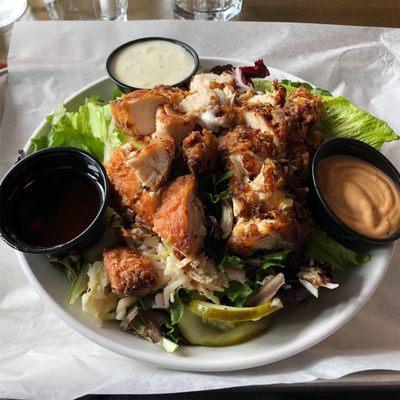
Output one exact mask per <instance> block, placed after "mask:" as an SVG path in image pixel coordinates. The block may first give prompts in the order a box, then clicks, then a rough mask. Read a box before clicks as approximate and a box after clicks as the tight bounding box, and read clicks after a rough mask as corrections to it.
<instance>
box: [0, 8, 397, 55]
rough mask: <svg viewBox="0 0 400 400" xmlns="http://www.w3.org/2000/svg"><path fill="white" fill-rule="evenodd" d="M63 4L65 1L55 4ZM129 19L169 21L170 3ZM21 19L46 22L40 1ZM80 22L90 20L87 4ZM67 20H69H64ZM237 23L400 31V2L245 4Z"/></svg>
mask: <svg viewBox="0 0 400 400" xmlns="http://www.w3.org/2000/svg"><path fill="white" fill-rule="evenodd" d="M56 2H59V3H61V4H66V2H67V0H56ZM128 3H129V6H128V19H130V20H135V19H172V18H174V15H173V12H172V8H171V1H170V0H128ZM28 4H29V7H28V10H27V12H26V13H25V15H24V16H23V17H22V19H36V20H49V19H50V16H49V13H48V12H47V9H46V6H45V4H44V1H43V0H29V1H28ZM79 4H80V6H82V4H87V7H83V8H82V11H81V18H82V19H93V18H94V15H93V11H92V8H91V6H90V4H91V3H90V2H89V1H88V0H81V1H80V2H79ZM67 18H68V17H67ZM235 20H239V21H285V22H304V23H322V24H343V25H365V26H385V27H397V28H399V27H400V0H334V1H331V0H244V1H243V8H242V12H241V13H240V14H239V15H238V16H237V17H236V18H235ZM10 32H11V30H10V29H5V30H4V29H3V31H0V63H5V62H6V59H7V51H8V45H9V39H10Z"/></svg>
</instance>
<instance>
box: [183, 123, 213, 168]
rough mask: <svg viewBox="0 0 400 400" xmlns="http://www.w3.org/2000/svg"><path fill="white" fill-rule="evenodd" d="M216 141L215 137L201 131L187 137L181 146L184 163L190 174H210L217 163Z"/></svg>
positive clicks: (205, 131)
mask: <svg viewBox="0 0 400 400" xmlns="http://www.w3.org/2000/svg"><path fill="white" fill-rule="evenodd" d="M217 151H218V141H217V138H216V137H215V135H214V134H213V133H212V132H210V131H208V130H206V129H203V131H202V132H199V131H195V132H192V133H191V134H190V135H189V136H187V137H186V138H185V139H184V141H183V144H182V152H183V157H184V160H185V163H186V165H187V167H188V169H189V170H190V172H191V173H192V174H195V175H198V174H204V173H207V172H212V171H213V170H214V167H215V163H216V161H217Z"/></svg>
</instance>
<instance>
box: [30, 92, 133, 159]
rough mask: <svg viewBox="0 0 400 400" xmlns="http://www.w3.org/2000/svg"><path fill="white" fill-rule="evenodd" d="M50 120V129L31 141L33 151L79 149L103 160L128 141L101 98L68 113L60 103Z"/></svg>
mask: <svg viewBox="0 0 400 400" xmlns="http://www.w3.org/2000/svg"><path fill="white" fill-rule="evenodd" d="M47 121H48V123H49V124H50V130H49V132H48V133H47V134H46V135H44V136H39V135H38V136H36V137H34V138H33V139H32V140H31V144H32V147H33V151H37V150H40V149H44V148H47V147H56V146H69V147H77V148H79V149H82V150H86V151H87V152H89V153H91V154H93V155H94V156H95V157H97V158H98V159H99V160H100V161H104V160H105V159H107V157H108V155H109V154H110V153H111V152H112V151H113V150H114V149H115V148H116V147H118V146H121V145H123V144H124V143H125V142H126V140H125V136H124V134H123V133H122V132H120V131H119V130H117V129H116V128H115V124H114V121H113V119H112V116H111V109H110V106H109V105H108V104H104V103H103V102H102V101H101V100H99V98H98V97H91V98H89V99H86V101H85V104H84V105H82V106H80V107H79V109H78V111H76V112H69V111H67V110H66V108H65V107H64V105H63V104H61V105H59V106H58V107H57V108H56V110H55V111H54V114H53V115H50V116H49V117H47Z"/></svg>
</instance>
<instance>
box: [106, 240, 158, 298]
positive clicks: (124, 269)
mask: <svg viewBox="0 0 400 400" xmlns="http://www.w3.org/2000/svg"><path fill="white" fill-rule="evenodd" d="M103 259H104V267H105V269H106V271H107V275H108V277H109V279H110V283H111V289H112V291H113V292H114V293H115V294H116V295H117V296H119V297H127V296H132V295H140V296H142V295H144V294H146V293H148V292H151V291H152V290H153V289H155V287H156V285H157V282H158V280H159V276H158V273H157V270H156V268H155V267H154V266H153V264H152V263H151V261H150V259H149V258H147V257H146V256H144V255H141V254H140V253H138V252H136V251H135V250H133V249H131V248H129V247H114V248H111V249H105V250H104V253H103Z"/></svg>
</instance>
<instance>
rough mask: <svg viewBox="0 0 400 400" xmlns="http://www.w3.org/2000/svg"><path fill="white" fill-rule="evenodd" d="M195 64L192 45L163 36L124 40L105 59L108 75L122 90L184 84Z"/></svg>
mask: <svg viewBox="0 0 400 400" xmlns="http://www.w3.org/2000/svg"><path fill="white" fill-rule="evenodd" d="M198 67H199V57H198V55H197V53H196V51H195V50H194V49H193V48H192V47H191V46H189V45H188V44H186V43H183V42H181V41H179V40H176V39H169V38H163V37H146V38H141V39H136V40H132V41H130V42H127V43H124V44H123V45H121V46H119V47H117V48H116V49H115V50H114V51H113V52H112V53H111V54H110V55H109V56H108V59H107V62H106V69H107V73H108V75H109V76H110V78H111V79H112V80H113V81H114V82H115V84H116V85H117V86H118V88H119V89H120V90H121V92H123V93H129V92H131V91H133V90H137V89H151V88H153V87H154V86H157V85H169V86H178V87H180V86H185V85H186V84H187V83H189V81H190V79H191V78H192V76H193V75H194V74H195V73H196V71H197V69H198Z"/></svg>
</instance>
